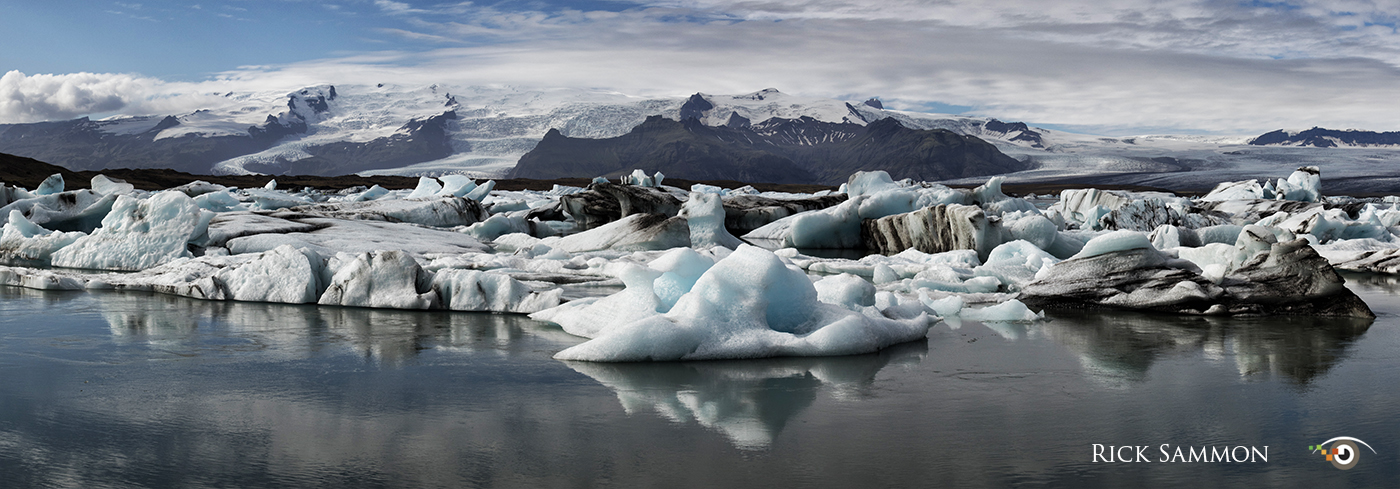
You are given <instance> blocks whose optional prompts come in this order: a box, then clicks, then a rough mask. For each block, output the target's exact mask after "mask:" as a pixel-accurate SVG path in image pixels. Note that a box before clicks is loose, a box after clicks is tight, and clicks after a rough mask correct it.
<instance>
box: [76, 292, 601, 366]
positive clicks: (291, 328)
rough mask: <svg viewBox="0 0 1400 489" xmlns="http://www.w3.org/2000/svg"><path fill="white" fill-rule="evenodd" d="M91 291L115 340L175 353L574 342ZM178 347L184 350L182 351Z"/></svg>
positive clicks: (484, 317)
mask: <svg viewBox="0 0 1400 489" xmlns="http://www.w3.org/2000/svg"><path fill="white" fill-rule="evenodd" d="M91 297H92V298H94V299H96V300H97V302H98V303H99V304H100V306H99V308H100V311H101V315H102V318H103V319H104V320H106V322H107V324H108V325H109V327H110V328H111V331H112V336H113V338H114V339H115V340H116V341H118V342H121V343H138V342H145V343H148V344H151V345H154V346H157V347H158V348H160V349H166V350H171V351H172V352H177V353H178V354H181V355H201V354H209V353H212V352H214V351H215V350H222V351H248V350H261V351H262V354H263V355H264V356H270V357H282V358H285V359H301V358H310V357H312V356H316V355H321V354H325V353H335V352H343V351H345V350H346V349H348V350H349V351H351V352H353V353H354V354H355V355H356V356H359V357H362V358H363V359H365V360H367V361H370V362H374V363H382V364H387V365H398V364H402V363H403V362H405V361H407V360H409V359H411V358H413V357H415V356H417V355H418V354H419V353H420V352H422V351H423V350H428V349H436V350H441V351H463V352H478V351H484V350H491V351H498V352H501V353H502V354H504V355H511V354H517V353H522V349H526V348H527V347H525V346H522V343H521V342H520V341H518V340H520V339H521V338H524V337H526V336H533V337H543V338H545V339H547V340H553V341H558V342H561V343H565V344H574V343H578V342H580V341H581V339H579V338H577V337H574V336H572V335H569V334H567V333H564V332H563V331H560V330H559V329H558V328H551V327H547V326H541V325H540V324H539V323H537V322H534V321H531V320H530V319H528V318H526V317H524V316H519V315H502V314H490V313H475V312H456V311H400V310H385V309H365V308H356V307H326V306H316V305H299V304H272V303H260V302H223V301H204V300H194V299H188V298H184V297H176V296H168V295H160V294H147V293H140V292H132V293H125V292H117V293H99V294H92V295H91ZM211 337H217V338H218V339H217V340H213V339H211ZM210 345H216V346H215V347H213V348H211V347H210ZM184 347H189V350H188V351H181V350H182V349H184Z"/></svg>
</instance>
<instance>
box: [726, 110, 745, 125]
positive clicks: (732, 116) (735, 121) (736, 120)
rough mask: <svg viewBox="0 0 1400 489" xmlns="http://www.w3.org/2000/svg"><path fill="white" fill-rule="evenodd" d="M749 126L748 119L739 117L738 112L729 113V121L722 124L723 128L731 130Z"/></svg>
mask: <svg viewBox="0 0 1400 489" xmlns="http://www.w3.org/2000/svg"><path fill="white" fill-rule="evenodd" d="M750 124H751V122H749V118H747V117H744V116H742V115H739V113H738V112H730V113H729V120H728V121H726V122H725V123H724V125H725V126H728V127H733V128H741V127H749V125H750Z"/></svg>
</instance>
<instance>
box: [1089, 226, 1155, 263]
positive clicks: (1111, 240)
mask: <svg viewBox="0 0 1400 489" xmlns="http://www.w3.org/2000/svg"><path fill="white" fill-rule="evenodd" d="M1140 248H1152V241H1151V240H1149V239H1147V235H1146V234H1143V233H1140V232H1137V231H1129V230H1126V229H1124V230H1118V231H1114V232H1111V233H1108V234H1104V235H1101V236H1098V237H1095V238H1094V239H1091V240H1089V242H1088V243H1084V249H1082V250H1080V251H1079V253H1078V254H1076V255H1074V258H1089V257H1094V256H1099V255H1103V254H1106V253H1113V252H1115V251H1125V250H1135V249H1140Z"/></svg>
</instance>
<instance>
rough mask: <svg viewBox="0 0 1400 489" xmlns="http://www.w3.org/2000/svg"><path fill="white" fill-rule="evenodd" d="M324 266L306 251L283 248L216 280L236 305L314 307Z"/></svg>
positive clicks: (225, 272) (228, 270) (226, 271)
mask: <svg viewBox="0 0 1400 489" xmlns="http://www.w3.org/2000/svg"><path fill="white" fill-rule="evenodd" d="M324 273H325V263H324V260H322V259H321V256H320V255H318V254H316V253H315V252H313V251H310V250H307V249H296V248H292V247H291V246H289V245H282V246H278V247H277V248H274V249H272V250H270V251H266V252H263V253H260V254H258V256H257V258H254V259H252V260H250V261H248V262H246V263H243V264H241V265H238V266H236V267H228V268H225V269H223V270H220V271H219V273H218V274H216V275H215V276H216V277H217V278H218V280H219V283H222V284H223V285H224V287H225V288H226V289H227V291H228V298H229V299H232V300H236V301H251V302H282V303H287V304H306V303H314V302H316V300H317V299H318V298H319V297H320V295H321V290H322V289H323V288H324V286H325V278H324V277H323V276H322V275H323V274H324Z"/></svg>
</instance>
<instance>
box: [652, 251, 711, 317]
mask: <svg viewBox="0 0 1400 489" xmlns="http://www.w3.org/2000/svg"><path fill="white" fill-rule="evenodd" d="M714 264H715V261H714V260H712V259H710V258H709V257H706V256H705V255H701V254H700V253H699V252H697V251H695V250H694V249H692V248H675V249H672V250H670V251H667V252H666V253H665V254H663V255H661V257H660V258H657V259H656V260H653V261H652V262H651V263H648V264H647V266H649V267H651V268H652V269H654V270H657V271H660V272H662V273H661V276H660V277H657V278H656V280H654V281H653V282H652V288H653V290H654V291H655V293H656V298H657V300H658V301H660V305H659V306H658V307H657V308H656V310H657V312H666V311H669V310H671V307H672V306H674V305H676V301H677V300H680V298H681V296H682V295H685V293H686V292H690V289H691V287H694V286H695V281H696V280H699V279H700V275H702V274H704V273H705V271H706V270H709V269H710V267H712V266H714Z"/></svg>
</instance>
